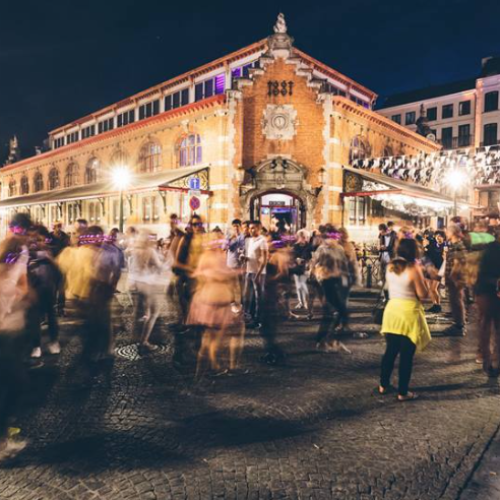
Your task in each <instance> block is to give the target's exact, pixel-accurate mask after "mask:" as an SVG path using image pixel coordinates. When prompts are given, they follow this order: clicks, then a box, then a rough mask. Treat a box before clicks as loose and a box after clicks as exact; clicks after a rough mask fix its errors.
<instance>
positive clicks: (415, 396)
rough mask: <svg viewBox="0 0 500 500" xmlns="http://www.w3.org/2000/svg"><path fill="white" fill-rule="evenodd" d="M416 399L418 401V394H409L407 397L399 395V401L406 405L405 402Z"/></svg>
mask: <svg viewBox="0 0 500 500" xmlns="http://www.w3.org/2000/svg"><path fill="white" fill-rule="evenodd" d="M415 399H418V394H417V393H416V392H408V393H407V394H406V396H402V395H401V394H398V401H399V402H400V403H404V402H405V401H415Z"/></svg>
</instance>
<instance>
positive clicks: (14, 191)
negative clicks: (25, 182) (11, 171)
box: [9, 179, 17, 197]
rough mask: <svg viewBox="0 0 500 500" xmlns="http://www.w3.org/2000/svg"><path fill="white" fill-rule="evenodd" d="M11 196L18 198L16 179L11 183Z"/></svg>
mask: <svg viewBox="0 0 500 500" xmlns="http://www.w3.org/2000/svg"><path fill="white" fill-rule="evenodd" d="M9 196H10V197H12V196H17V182H16V181H15V180H14V179H12V180H11V181H10V182H9Z"/></svg>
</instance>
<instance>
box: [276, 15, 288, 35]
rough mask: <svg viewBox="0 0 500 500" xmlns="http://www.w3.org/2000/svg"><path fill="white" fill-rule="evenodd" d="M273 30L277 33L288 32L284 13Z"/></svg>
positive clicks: (279, 16)
mask: <svg viewBox="0 0 500 500" xmlns="http://www.w3.org/2000/svg"><path fill="white" fill-rule="evenodd" d="M273 29H274V32H275V33H286V32H287V27H286V21H285V14H283V13H282V12H280V13H279V14H278V19H277V20H276V24H275V25H274V28H273Z"/></svg>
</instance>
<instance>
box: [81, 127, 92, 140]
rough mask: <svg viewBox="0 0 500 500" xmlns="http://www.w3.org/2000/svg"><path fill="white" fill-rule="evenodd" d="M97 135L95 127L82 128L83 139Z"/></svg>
mask: <svg viewBox="0 0 500 500" xmlns="http://www.w3.org/2000/svg"><path fill="white" fill-rule="evenodd" d="M93 135H95V125H89V126H88V127H84V128H82V139H87V138H89V137H92V136H93Z"/></svg>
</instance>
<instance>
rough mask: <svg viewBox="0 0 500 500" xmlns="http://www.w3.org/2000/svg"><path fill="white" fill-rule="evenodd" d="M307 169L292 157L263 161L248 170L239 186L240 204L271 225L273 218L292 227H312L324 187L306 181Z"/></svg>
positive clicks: (264, 222) (265, 223)
mask: <svg viewBox="0 0 500 500" xmlns="http://www.w3.org/2000/svg"><path fill="white" fill-rule="evenodd" d="M306 179H307V169H306V168H305V167H304V166H303V165H299V164H298V163H296V162H295V161H293V160H292V159H289V158H282V157H276V158H272V159H268V160H264V161H263V162H262V163H260V164H259V165H257V166H255V167H252V168H249V169H247V170H246V172H245V177H244V180H243V183H242V184H241V186H240V200H241V207H242V208H243V210H244V212H245V213H246V214H247V215H245V217H246V216H248V217H249V218H250V219H260V220H261V221H262V223H263V224H264V225H266V226H269V224H270V222H271V219H272V217H276V218H278V219H281V220H284V221H286V223H287V224H288V225H289V226H290V227H291V229H292V230H297V229H300V228H303V227H309V226H310V225H311V224H312V222H313V219H314V211H315V207H316V202H317V197H318V194H319V192H320V190H321V187H319V188H318V187H316V188H312V187H311V186H310V185H309V184H308V182H307V180H306Z"/></svg>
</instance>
